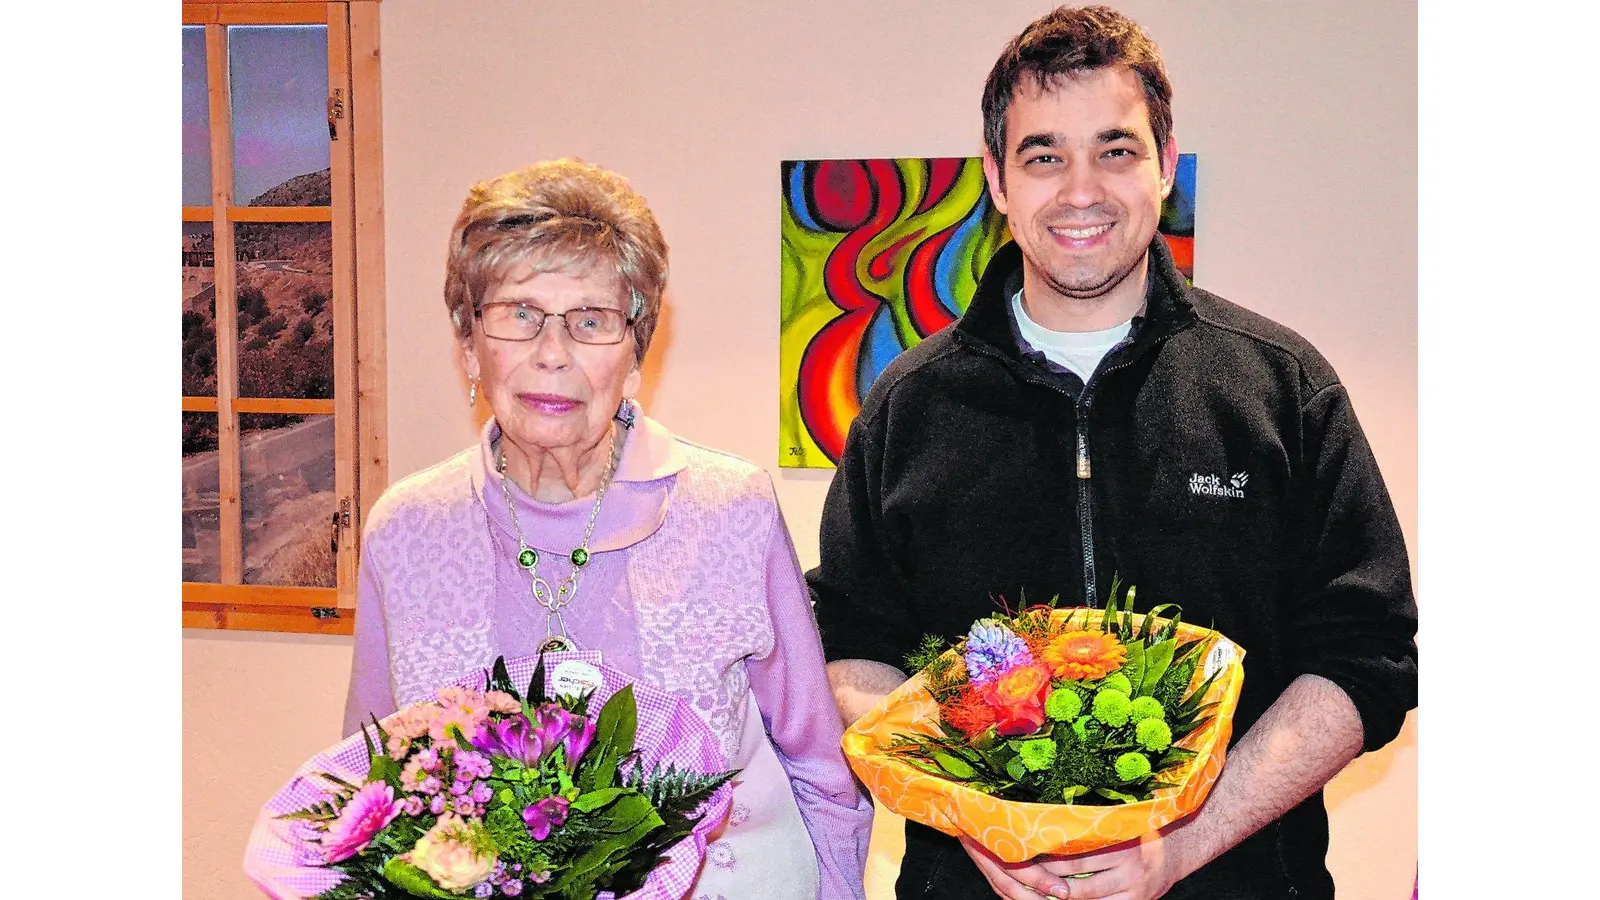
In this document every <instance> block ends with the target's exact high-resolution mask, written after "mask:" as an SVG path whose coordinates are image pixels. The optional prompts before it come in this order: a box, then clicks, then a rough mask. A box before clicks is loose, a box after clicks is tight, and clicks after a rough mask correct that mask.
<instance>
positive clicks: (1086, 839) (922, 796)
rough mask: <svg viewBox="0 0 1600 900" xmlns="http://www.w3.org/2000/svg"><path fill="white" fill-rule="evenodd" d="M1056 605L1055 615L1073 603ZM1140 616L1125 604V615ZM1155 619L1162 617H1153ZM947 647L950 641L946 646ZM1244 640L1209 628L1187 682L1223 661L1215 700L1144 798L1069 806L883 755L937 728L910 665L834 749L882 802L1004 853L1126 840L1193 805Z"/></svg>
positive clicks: (1184, 635) (1218, 763) (1224, 734)
mask: <svg viewBox="0 0 1600 900" xmlns="http://www.w3.org/2000/svg"><path fill="white" fill-rule="evenodd" d="M1083 612H1085V610H1082V609H1060V610H1056V611H1055V615H1056V616H1057V617H1064V616H1067V615H1070V614H1073V613H1079V614H1081V613H1083ZM1087 612H1088V623H1089V624H1088V625H1087V626H1085V627H1088V628H1091V629H1092V628H1096V627H1099V624H1100V619H1101V611H1100V610H1087ZM1144 618H1145V617H1144V616H1143V615H1141V614H1138V613H1135V614H1134V616H1133V619H1134V622H1136V623H1140V624H1142V623H1143V621H1144ZM1156 621H1157V622H1161V621H1163V620H1161V619H1157V620H1156ZM1177 633H1178V637H1179V639H1180V640H1189V639H1194V638H1199V637H1204V636H1206V635H1208V634H1216V633H1215V632H1213V631H1211V630H1210V629H1207V628H1199V627H1196V626H1193V625H1188V624H1179V625H1178V632H1177ZM946 652H950V653H953V652H954V651H953V650H952V651H946ZM1243 659H1244V649H1243V648H1242V647H1240V646H1239V645H1238V644H1235V643H1233V642H1232V641H1229V640H1228V639H1227V638H1226V637H1223V636H1221V635H1216V641H1215V643H1214V644H1213V646H1212V648H1211V649H1210V650H1209V651H1208V652H1207V657H1206V661H1205V663H1203V664H1202V665H1201V666H1199V667H1197V668H1196V670H1195V678H1194V682H1193V684H1192V685H1191V688H1193V687H1197V686H1198V685H1199V684H1200V683H1201V682H1203V681H1204V680H1205V677H1206V675H1207V674H1208V673H1209V672H1210V671H1211V669H1212V668H1213V667H1214V666H1216V665H1221V666H1223V667H1225V671H1224V672H1223V674H1222V675H1220V676H1218V678H1217V680H1216V682H1215V683H1214V684H1212V686H1211V690H1210V693H1209V695H1208V696H1207V698H1206V702H1212V701H1216V702H1218V703H1219V705H1218V706H1217V708H1216V709H1214V710H1212V712H1211V719H1210V720H1209V721H1208V722H1207V724H1205V725H1203V726H1201V727H1200V728H1199V729H1197V730H1196V731H1195V732H1194V733H1192V734H1190V735H1188V736H1187V737H1185V738H1184V739H1183V740H1182V741H1179V742H1178V745H1179V746H1182V747H1187V748H1189V749H1191V750H1194V751H1196V753H1198V754H1199V755H1198V756H1196V757H1195V758H1194V759H1191V760H1189V761H1188V762H1187V763H1185V764H1184V766H1183V767H1182V768H1180V769H1178V770H1177V772H1176V773H1174V777H1172V778H1169V780H1178V779H1181V781H1179V782H1178V783H1179V787H1176V788H1170V789H1167V790H1164V791H1159V792H1157V794H1156V795H1155V796H1154V797H1152V798H1151V799H1149V800H1145V801H1142V802H1139V803H1127V804H1123V805H1120V806H1077V805H1069V804H1064V803H1063V804H1057V803H1023V802H1020V801H1014V800H1001V799H998V798H996V797H992V796H990V795H988V794H984V793H981V792H979V791H975V790H973V789H971V788H969V787H967V786H965V785H963V784H961V783H959V782H956V781H951V780H948V779H945V778H940V777H939V776H937V775H930V774H928V773H926V772H920V771H918V770H917V769H914V768H912V767H911V766H909V765H906V764H905V763H903V762H901V761H899V760H897V759H893V758H891V757H890V756H889V755H888V754H886V753H884V752H883V751H882V750H881V749H880V748H882V747H885V746H888V744H889V742H890V740H891V739H892V738H893V736H894V735H895V734H911V733H917V734H928V735H933V734H938V733H939V732H938V725H937V721H938V710H939V708H938V706H937V705H936V704H935V703H934V702H933V697H932V696H931V695H930V694H929V693H928V692H927V690H926V689H925V688H924V687H923V685H922V676H921V675H920V674H919V675H916V676H913V677H912V679H911V680H910V681H908V682H906V683H905V684H903V685H901V686H900V687H898V688H896V689H895V690H894V691H893V692H892V693H890V694H889V695H888V696H887V697H884V698H883V699H882V700H881V701H879V702H878V705H877V706H875V707H873V708H872V709H871V710H870V711H868V712H867V714H866V715H864V716H862V717H861V718H860V719H858V720H857V721H856V722H855V724H853V725H851V726H850V727H849V728H847V729H846V730H845V733H844V741H843V746H844V754H845V758H846V759H847V760H848V761H849V763H850V768H852V769H854V770H855V773H856V776H857V777H858V778H860V779H861V781H862V782H863V783H864V784H865V785H866V786H867V789H868V790H869V791H871V792H872V795H873V796H874V797H876V798H877V799H878V801H879V802H880V803H882V804H883V805H884V806H885V807H887V808H889V809H891V810H893V811H894V812H896V813H898V814H900V815H902V816H904V817H906V818H907V819H910V820H912V821H913V822H920V823H922V824H924V825H927V826H928V827H930V828H937V829H938V830H940V831H942V832H944V833H945V834H949V835H955V836H959V835H963V834H965V835H968V836H970V837H972V838H973V839H975V840H977V841H978V842H979V843H981V844H983V846H985V847H987V848H988V849H989V852H991V853H993V854H994V855H995V856H997V857H999V858H1000V859H1001V860H1004V861H1005V862H1009V863H1015V862H1022V861H1024V860H1029V859H1032V858H1034V857H1035V856H1039V855H1040V854H1047V853H1048V854H1076V853H1088V852H1090V851H1093V850H1099V849H1101V848H1103V847H1109V846H1111V845H1113V844H1118V843H1121V842H1123V841H1128V840H1132V839H1134V838H1137V837H1139V836H1141V835H1144V834H1148V833H1150V832H1152V831H1155V830H1156V829H1158V828H1161V827H1163V826H1165V825H1169V824H1171V823H1172V822H1175V821H1177V820H1178V819H1180V818H1182V817H1184V816H1186V815H1188V814H1189V813H1191V812H1193V811H1194V810H1196V809H1198V808H1199V806H1200V804H1201V803H1202V802H1204V801H1205V799H1206V795H1207V794H1208V793H1210V791H1211V785H1212V783H1213V782H1215V781H1216V780H1217V775H1219V774H1221V772H1222V762H1223V756H1224V753H1225V751H1226V750H1227V747H1228V738H1229V736H1230V735H1231V734H1232V733H1233V711H1234V707H1235V706H1237V704H1238V702H1239V688H1240V686H1241V685H1242V683H1243V681H1244V669H1243V668H1242V665H1241V664H1242V662H1243Z"/></svg>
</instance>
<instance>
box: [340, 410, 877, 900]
mask: <svg viewBox="0 0 1600 900" xmlns="http://www.w3.org/2000/svg"><path fill="white" fill-rule="evenodd" d="M498 436H499V427H498V425H496V424H495V422H494V421H493V420H490V421H489V423H488V424H487V425H486V426H485V427H484V432H483V437H482V440H481V441H480V443H479V445H478V446H476V447H473V448H470V449H468V450H466V451H463V452H462V453H460V454H457V455H456V456H454V457H452V458H450V459H448V460H446V461H445V462H443V463H440V464H439V465H436V466H433V467H432V468H429V469H426V470H424V471H422V472H419V473H417V474H416V475H413V476H411V477H409V478H407V479H405V480H403V481H401V482H399V483H397V484H395V485H394V486H392V487H391V488H390V489H389V490H387V491H385V492H384V494H383V496H382V497H380V498H379V500H378V502H377V504H376V505H375V506H374V507H373V510H372V514H371V516H369V517H368V521H367V527H366V533H365V535H364V539H363V545H362V555H361V572H360V581H359V584H358V589H357V615H356V633H355V660H354V665H353V668H352V670H351V674H350V693H349V697H348V699H347V702H346V707H345V732H346V733H354V732H355V731H356V729H357V727H358V725H359V723H361V722H364V721H366V719H367V716H368V714H376V715H377V716H379V717H382V716H384V715H385V714H387V713H389V712H391V711H393V710H395V709H397V708H398V707H399V706H401V705H404V704H406V703H410V702H412V701H414V700H417V699H420V698H422V697H424V696H426V695H427V694H428V693H429V692H430V691H431V690H432V689H433V688H435V687H437V686H438V685H440V684H443V683H446V682H448V681H450V680H452V679H454V678H456V677H458V676H459V675H461V674H464V673H466V672H471V671H474V670H476V669H483V668H487V667H488V666H489V665H490V664H491V663H492V662H493V661H494V658H495V656H497V655H501V654H504V655H506V656H516V655H522V654H528V653H533V652H536V650H537V647H538V644H539V643H540V642H541V641H542V640H543V638H544V636H545V631H546V617H545V612H544V610H543V609H542V608H540V607H539V606H537V605H536V604H535V603H534V601H533V599H532V596H531V594H530V591H529V580H528V575H527V573H526V572H524V571H523V570H522V569H521V568H519V567H518V566H517V565H516V562H515V556H516V551H517V539H516V537H515V534H514V528H513V525H512V521H511V516H510V514H509V512H508V510H507V507H506V502H505V497H504V495H503V494H502V492H501V486H500V478H501V476H500V475H499V474H498V473H497V472H495V471H494V468H493V466H492V465H491V464H490V463H491V459H492V457H491V452H490V449H489V447H490V443H491V442H492V441H493V440H494V439H496V438H497V437H498ZM506 487H507V488H509V489H510V491H511V495H512V498H513V501H514V502H515V503H516V504H517V520H518V521H519V522H520V524H521V526H522V529H523V536H524V537H525V538H526V540H527V542H528V543H529V544H530V545H532V546H534V547H535V548H537V549H538V550H539V551H540V559H541V562H540V566H539V570H540V575H541V576H543V577H545V578H547V579H548V580H550V581H551V582H552V583H558V582H559V579H560V578H562V577H564V576H565V575H566V573H567V572H568V571H569V570H570V563H568V562H566V559H565V558H566V556H567V555H568V554H569V553H570V551H571V550H572V548H574V547H576V546H577V545H578V543H579V542H580V541H581V540H582V537H583V531H584V528H585V526H586V525H587V524H588V520H589V515H590V511H591V510H592V508H593V501H592V500H591V499H588V498H585V499H581V500H576V501H573V502H570V503H562V504H547V503H540V502H537V501H535V500H533V499H532V498H531V497H529V496H528V495H527V494H526V493H525V492H523V491H522V490H521V489H520V488H518V487H517V486H516V485H515V483H514V482H508V483H507V485H506ZM589 549H590V551H591V559H590V562H589V564H588V565H587V566H585V567H584V571H583V576H582V579H581V581H580V585H579V589H578V593H577V596H576V599H575V600H574V601H573V602H572V604H571V605H570V606H568V607H567V610H566V624H567V632H568V635H569V637H571V638H572V639H573V641H574V642H575V643H576V644H578V645H579V646H580V647H581V648H583V649H587V650H599V651H601V652H602V653H603V655H604V662H605V663H606V664H608V665H612V666H616V667H617V668H620V669H622V670H623V671H626V672H629V673H631V674H634V675H636V676H637V677H639V678H641V679H642V680H644V681H648V682H650V683H653V684H656V685H659V686H661V687H663V688H666V689H667V690H670V691H674V692H677V693H679V694H681V695H683V696H684V697H685V698H687V699H688V700H689V701H690V702H691V704H692V705H693V707H694V709H695V711H696V712H697V713H699V714H700V715H701V716H702V717H703V718H704V719H705V721H706V723H707V724H708V725H709V726H710V727H711V729H712V731H713V732H714V733H715V734H716V735H717V738H718V740H719V741H720V743H721V745H722V749H723V753H724V755H725V756H726V758H727V760H728V764H729V765H730V766H733V767H738V768H740V769H741V770H742V772H743V774H742V775H741V777H740V779H739V780H738V781H737V782H736V787H735V789H734V805H733V812H732V814H731V816H730V818H729V821H728V824H727V825H726V826H725V827H724V828H723V829H722V830H721V831H720V832H719V834H718V835H717V836H716V839H715V840H714V841H713V842H712V843H711V844H710V846H709V847H708V850H707V864H706V866H705V867H704V869H703V870H702V873H701V877H700V879H699V881H698V882H697V885H696V887H695V889H694V890H693V891H692V892H691V897H693V898H694V900H737V898H744V897H756V896H759V897H763V898H773V900H777V898H794V900H811V898H814V897H815V898H828V900H833V898H858V900H859V898H862V897H863V896H864V895H863V889H862V872H863V868H864V866H865V862H866V851H867V840H868V836H869V833H870V830H871V825H872V803H871V800H870V799H869V798H867V797H866V796H865V795H864V794H863V793H861V792H860V791H859V790H858V788H857V786H856V783H855V781H854V778H853V777H852V775H851V773H850V770H849V768H848V767H847V766H846V764H845V761H844V758H843V756H842V754H841V753H840V750H839V740H840V737H841V733H842V728H841V727H840V725H839V719H838V715H837V713H836V712H835V711H834V707H833V702H832V693H831V691H830V689H829V686H828V679H827V675H826V672H825V670H824V663H823V656H822V647H821V644H820V642H819V640H818V637H817V626H816V620H815V618H814V617H813V615H812V612H811V606H810V598H809V595H808V593H807V590H806V587H805V581H804V578H803V576H802V574H801V570H800V567H799V563H798V561H797V560H796V558H795V553H794V547H793V545H792V543H791V542H790V539H789V533H788V530H787V528H786V527H785V525H784V522H783V516H782V514H781V512H780V511H779V509H778V505H777V501H776V497H775V496H774V493H773V489H772V483H771V479H770V478H769V477H768V476H767V475H766V474H765V473H764V472H763V471H762V470H761V469H759V468H757V467H756V466H754V465H751V464H750V463H748V462H745V461H743V460H740V459H737V458H735V457H731V456H728V455H726V454H722V453H718V452H715V451H712V450H708V449H705V448H702V447H698V446H696V445H694V444H691V443H688V442H686V441H683V440H681V439H678V438H675V437H674V436H673V435H671V434H670V433H669V432H668V431H667V430H666V429H665V428H663V427H662V426H661V425H660V424H658V423H657V422H655V421H654V420H652V419H650V418H648V417H645V416H640V417H639V418H638V420H637V422H636V424H635V426H634V428H633V429H632V430H631V431H629V432H628V433H627V441H626V443H625V445H624V448H623V452H622V457H621V459H620V461H619V463H618V467H617V473H616V476H615V479H614V481H613V483H612V485H611V487H610V489H609V490H608V492H607V493H606V496H605V500H604V502H603V504H602V506H601V509H600V512H599V515H598V517H597V518H596V522H595V531H594V536H593V538H592V539H591V541H590V544H589ZM807 837H809V841H807V840H806V838H807ZM813 850H814V852H812V851H813Z"/></svg>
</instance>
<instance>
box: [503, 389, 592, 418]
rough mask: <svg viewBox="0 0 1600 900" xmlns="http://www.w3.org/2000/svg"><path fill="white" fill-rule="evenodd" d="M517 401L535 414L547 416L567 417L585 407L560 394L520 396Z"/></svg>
mask: <svg viewBox="0 0 1600 900" xmlns="http://www.w3.org/2000/svg"><path fill="white" fill-rule="evenodd" d="M517 400H518V401H520V402H521V403H522V405H523V406H526V407H527V408H529V409H531V410H533V411H534V412H538V413H544V414H545V415H547V416H562V415H566V414H567V413H569V412H572V411H573V410H575V409H577V408H578V407H579V406H581V405H583V404H582V403H581V402H580V401H578V400H574V399H572V398H571V397H563V396H561V395H560V394H518V395H517Z"/></svg>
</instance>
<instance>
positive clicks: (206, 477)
mask: <svg viewBox="0 0 1600 900" xmlns="http://www.w3.org/2000/svg"><path fill="white" fill-rule="evenodd" d="M217 473H218V467H217V414H216V413H202V412H186V413H184V414H183V580H184V581H209V582H212V583H216V582H217V581H220V580H221V578H222V526H221V520H220V518H219V517H218V511H217Z"/></svg>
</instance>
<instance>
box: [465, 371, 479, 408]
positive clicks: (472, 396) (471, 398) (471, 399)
mask: <svg viewBox="0 0 1600 900" xmlns="http://www.w3.org/2000/svg"><path fill="white" fill-rule="evenodd" d="M467 405H468V406H477V405H478V379H476V378H474V379H472V386H471V387H469V388H468V389H467Z"/></svg>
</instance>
